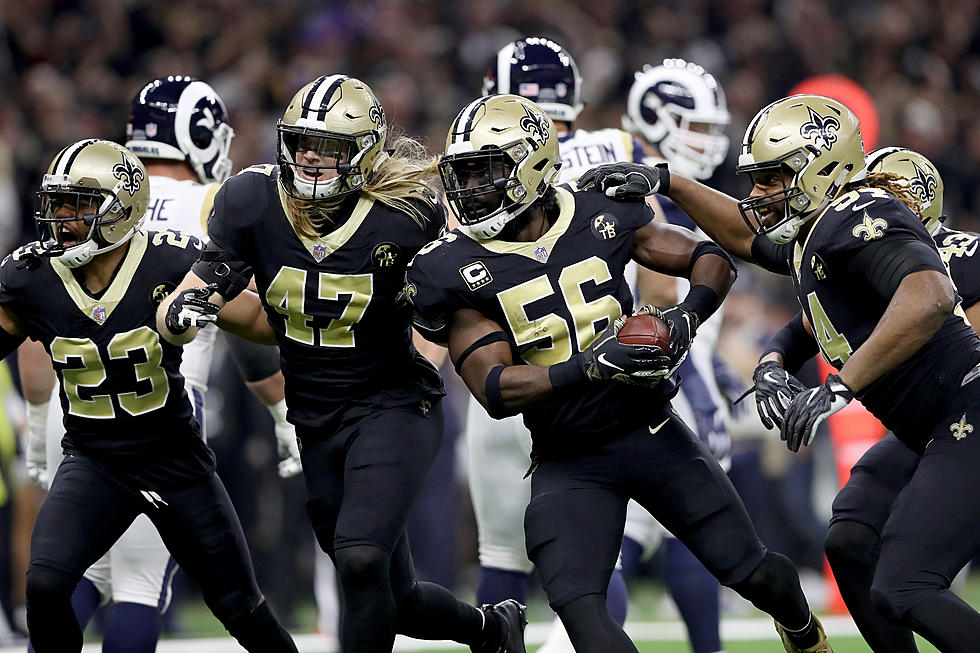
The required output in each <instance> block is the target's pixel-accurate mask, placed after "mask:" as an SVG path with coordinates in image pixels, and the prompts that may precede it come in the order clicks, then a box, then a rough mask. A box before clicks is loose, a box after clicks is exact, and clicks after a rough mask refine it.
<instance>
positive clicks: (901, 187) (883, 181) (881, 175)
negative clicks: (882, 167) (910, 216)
mask: <svg viewBox="0 0 980 653" xmlns="http://www.w3.org/2000/svg"><path fill="white" fill-rule="evenodd" d="M859 188H880V189H881V190H883V191H885V192H888V193H891V194H892V195H894V196H895V197H897V198H898V199H899V200H900V201H901V202H902V204H904V205H905V206H907V207H909V208H910V209H911V210H912V212H913V213H915V214H916V215H917V216H919V219H920V220H921V219H922V202H921V201H920V200H919V198H918V196H916V194H915V193H914V192H912V187H911V185H910V184H909V180H908V179H906V178H905V177H903V176H901V175H898V174H895V173H894V172H873V173H871V174H869V175H868V176H867V177H865V178H864V179H862V180H860V181H858V182H855V183H853V184H849V185H848V190H857V189H859Z"/></svg>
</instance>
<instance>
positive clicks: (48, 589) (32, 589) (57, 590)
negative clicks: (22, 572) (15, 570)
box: [26, 563, 79, 604]
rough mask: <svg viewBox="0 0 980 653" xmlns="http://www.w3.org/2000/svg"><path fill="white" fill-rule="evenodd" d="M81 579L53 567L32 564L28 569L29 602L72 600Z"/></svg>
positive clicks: (27, 588) (27, 589) (27, 590)
mask: <svg viewBox="0 0 980 653" xmlns="http://www.w3.org/2000/svg"><path fill="white" fill-rule="evenodd" d="M78 581H79V579H78V578H76V577H73V576H72V575H70V574H67V573H65V572H63V571H58V570H57V569H53V568H51V567H48V566H45V565H40V564H37V563H31V565H30V567H28V568H27V587H26V593H27V601H28V602H30V603H35V604H36V603H38V602H42V603H43V602H46V601H50V600H55V601H60V600H65V599H67V600H70V599H71V595H72V592H74V591H75V586H76V585H77V584H78Z"/></svg>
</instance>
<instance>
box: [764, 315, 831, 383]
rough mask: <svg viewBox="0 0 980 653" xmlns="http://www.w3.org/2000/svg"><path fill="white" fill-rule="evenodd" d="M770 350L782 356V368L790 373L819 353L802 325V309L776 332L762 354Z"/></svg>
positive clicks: (795, 371)
mask: <svg viewBox="0 0 980 653" xmlns="http://www.w3.org/2000/svg"><path fill="white" fill-rule="evenodd" d="M772 352H777V353H779V354H780V355H781V356H782V357H783V369H785V370H786V371H787V372H789V373H790V374H796V373H797V372H798V371H799V370H800V368H801V367H803V364H804V363H806V362H807V361H808V360H810V359H811V358H813V357H814V356H816V355H817V353H819V350H818V349H817V341H816V340H814V339H813V337H812V336H811V335H810V334H809V333H807V331H806V327H804V326H803V311H800V312H799V313H797V314H796V317H794V318H793V319H792V320H790V321H789V323H788V324H787V325H786V326H784V327H783V328H782V329H780V330H779V331H777V332H776V335H774V336H773V337H772V341H771V342H770V343H769V346H768V347H766V350H765V351H763V352H762V355H763V356H765V355H766V354H770V353H772ZM760 358H761V357H760Z"/></svg>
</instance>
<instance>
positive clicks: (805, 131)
mask: <svg viewBox="0 0 980 653" xmlns="http://www.w3.org/2000/svg"><path fill="white" fill-rule="evenodd" d="M807 111H809V112H810V122H805V123H803V125H802V126H801V127H800V136H802V137H803V138H812V139H813V141H814V142H815V143H818V144H820V141H823V144H822V146H823V147H824V148H825V149H826V150H827V151H828V152H829V151H830V147H831V145H833V144H834V143H836V142H837V131H838V130H839V129H840V121H839V120H838V119H837V118H835V117H833V116H821V115H820V114H819V113H817V112H816V111H814V110H813V109H812V108H811V107H807Z"/></svg>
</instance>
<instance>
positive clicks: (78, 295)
mask: <svg viewBox="0 0 980 653" xmlns="http://www.w3.org/2000/svg"><path fill="white" fill-rule="evenodd" d="M146 245H147V236H146V233H145V232H142V231H137V232H136V233H134V234H133V237H132V238H130V239H129V251H127V252H126V256H125V257H124V258H123V260H122V263H121V264H120V266H119V270H118V271H117V272H116V276H115V278H114V279H113V280H112V282H111V283H110V284H109V287H108V288H107V289H106V291H105V293H104V294H103V295H102V297H101V298H99V299H95V298H94V297H92V296H91V295H89V294H88V293H87V292H85V291H84V290H83V289H82V287H81V286H80V285H78V281H77V280H76V279H75V275H73V274H72V272H71V269H70V268H69V267H68V266H66V265H65V264H64V263H62V262H61V261H59V260H58V259H52V260H51V269H52V270H54V271H55V274H57V275H58V276H59V277H60V278H61V283H62V284H64V286H65V290H66V291H67V292H68V296H69V297H71V300H72V301H73V302H74V303H75V306H77V307H78V310H80V311H81V312H82V313H83V314H84V315H85V317H87V318H89V319H90V320H92V321H93V322H95V323H96V324H98V325H99V326H102V325H103V324H105V323H106V321H107V320H108V319H109V316H110V315H112V312H113V311H114V310H115V309H116V306H118V305H119V302H121V301H122V299H123V297H124V296H125V295H126V291H127V290H129V284H130V283H131V282H132V280H133V276H134V275H135V273H136V268H138V267H139V264H140V262H141V261H142V260H143V254H144V253H146Z"/></svg>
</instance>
